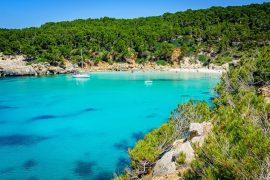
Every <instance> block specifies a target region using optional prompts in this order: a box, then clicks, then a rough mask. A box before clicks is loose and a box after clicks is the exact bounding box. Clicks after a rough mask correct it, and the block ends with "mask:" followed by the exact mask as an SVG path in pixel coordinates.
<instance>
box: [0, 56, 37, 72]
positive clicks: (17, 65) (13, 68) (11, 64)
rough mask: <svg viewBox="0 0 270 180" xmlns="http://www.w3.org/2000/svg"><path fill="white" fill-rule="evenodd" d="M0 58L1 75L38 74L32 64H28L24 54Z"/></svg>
mask: <svg viewBox="0 0 270 180" xmlns="http://www.w3.org/2000/svg"><path fill="white" fill-rule="evenodd" d="M2 59H5V60H0V75H1V76H26V75H36V71H35V70H34V68H33V67H32V66H29V65H27V62H26V61H25V57H24V56H5V57H4V58H2Z"/></svg>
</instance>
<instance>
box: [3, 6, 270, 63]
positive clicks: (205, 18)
mask: <svg viewBox="0 0 270 180" xmlns="http://www.w3.org/2000/svg"><path fill="white" fill-rule="evenodd" d="M269 19H270V3H264V4H254V5H248V6H242V7H227V8H222V7H212V8H210V9H205V10H195V11H194V10H187V11H185V12H178V13H175V14H171V13H166V14H164V15H162V16H157V17H147V18H137V19H113V18H108V17H104V18H101V19H87V20H75V21H71V22H59V23H53V22H51V23H46V24H44V25H42V26H41V27H39V28H26V29H17V30H9V29H1V30H0V52H3V53H4V54H26V55H28V56H29V59H32V60H36V61H48V62H50V63H52V64H59V63H61V62H62V61H63V60H64V59H67V60H72V61H74V62H76V61H78V60H80V58H81V57H80V51H81V50H82V53H83V57H84V59H85V60H86V59H89V60H90V59H91V60H93V61H100V60H103V61H107V62H108V61H109V62H113V61H119V62H123V61H126V60H127V59H129V58H133V59H134V60H136V61H137V62H144V61H148V60H151V61H157V60H165V61H167V62H170V60H171V59H170V58H171V53H172V50H173V48H175V47H180V48H181V51H182V54H181V56H180V57H179V60H181V57H183V56H189V55H191V54H195V55H196V54H197V53H198V52H199V51H200V50H201V49H204V50H208V51H214V52H216V53H218V54H222V53H224V54H223V55H225V56H231V54H230V52H232V49H233V50H240V51H243V50H248V49H249V48H250V47H254V46H263V45H267V44H268V45H269V39H270V38H269V37H270V30H269V27H270V21H269ZM228 52H229V53H228ZM201 60H202V61H205V59H204V58H203V57H201Z"/></svg>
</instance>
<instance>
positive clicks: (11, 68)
mask: <svg viewBox="0 0 270 180" xmlns="http://www.w3.org/2000/svg"><path fill="white" fill-rule="evenodd" d="M0 59H1V60H0V76H29V75H51V74H66V73H73V72H76V71H77V67H76V66H75V65H73V64H72V63H70V62H65V63H64V64H63V66H62V67H59V66H51V65H50V64H49V63H46V62H45V63H37V64H27V61H26V57H25V56H22V55H16V56H3V55H2V56H1V58H0Z"/></svg>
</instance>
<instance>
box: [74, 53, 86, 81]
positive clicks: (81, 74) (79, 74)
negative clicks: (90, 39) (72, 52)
mask: <svg viewBox="0 0 270 180" xmlns="http://www.w3.org/2000/svg"><path fill="white" fill-rule="evenodd" d="M81 59H82V62H81V63H82V69H83V56H82V49H81ZM72 77H73V78H90V75H89V74H87V73H76V74H73V75H72Z"/></svg>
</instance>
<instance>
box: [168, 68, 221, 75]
mask: <svg viewBox="0 0 270 180" xmlns="http://www.w3.org/2000/svg"><path fill="white" fill-rule="evenodd" d="M169 71H170V72H199V73H217V74H222V73H223V72H225V70H216V69H207V68H198V69H188V68H176V69H169Z"/></svg>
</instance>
